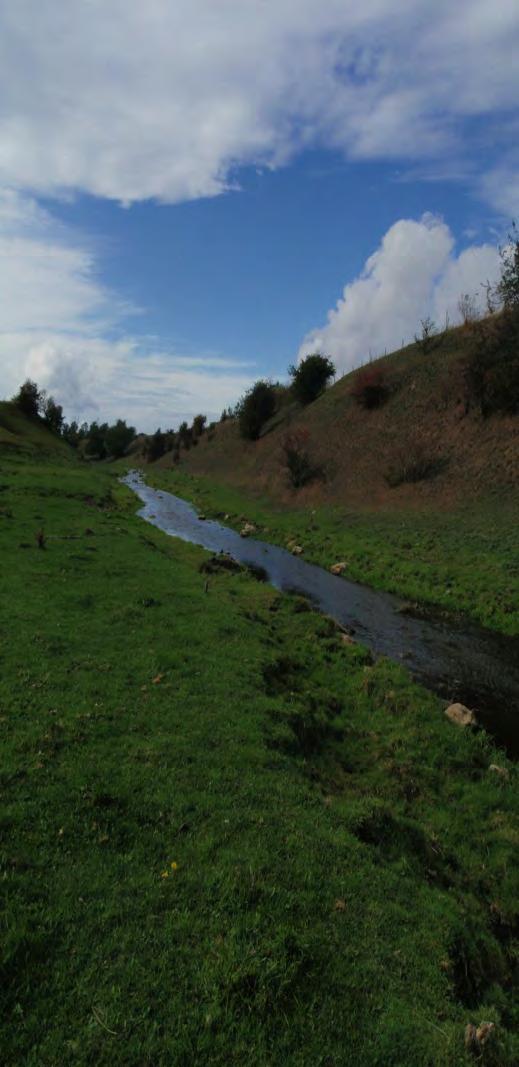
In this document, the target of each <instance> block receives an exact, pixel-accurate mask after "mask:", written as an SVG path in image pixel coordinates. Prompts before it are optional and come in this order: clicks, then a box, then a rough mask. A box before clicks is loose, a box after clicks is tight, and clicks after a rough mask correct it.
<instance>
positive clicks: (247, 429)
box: [238, 380, 276, 441]
mask: <svg viewBox="0 0 519 1067" xmlns="http://www.w3.org/2000/svg"><path fill="white" fill-rule="evenodd" d="M275 410H276V391H275V388H274V386H273V385H272V382H268V381H264V380H260V381H257V382H255V384H254V385H253V386H251V388H250V389H249V390H248V391H247V392H246V393H245V396H243V397H242V399H241V400H240V402H239V405H238V423H239V427H240V434H241V436H242V437H245V438H246V439H247V440H249V441H256V440H257V438H258V437H259V435H260V432H261V429H262V427H263V426H264V424H265V423H266V422H267V420H268V419H270V418H271V416H272V415H273V414H274V411H275Z"/></svg>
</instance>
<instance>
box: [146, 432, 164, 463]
mask: <svg viewBox="0 0 519 1067" xmlns="http://www.w3.org/2000/svg"><path fill="white" fill-rule="evenodd" d="M165 451H166V436H165V434H163V433H162V430H161V429H160V427H159V429H158V430H155V433H154V434H153V435H152V436H151V437H150V439H149V441H148V443H147V446H146V458H147V460H148V461H149V462H150V463H153V462H154V461H155V460H156V459H160V457H161V456H163V455H164V453H165Z"/></svg>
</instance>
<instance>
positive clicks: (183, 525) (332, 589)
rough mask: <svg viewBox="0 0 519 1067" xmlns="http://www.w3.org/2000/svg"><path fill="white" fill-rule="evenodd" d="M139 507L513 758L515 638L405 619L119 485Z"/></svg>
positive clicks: (518, 683) (132, 477)
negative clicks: (359, 648) (395, 671)
mask: <svg viewBox="0 0 519 1067" xmlns="http://www.w3.org/2000/svg"><path fill="white" fill-rule="evenodd" d="M122 480H123V482H124V483H125V485H127V486H128V487H129V488H130V489H132V490H133V491H134V492H135V493H136V494H137V496H138V497H139V498H140V500H141V501H142V503H143V507H142V508H141V510H140V511H139V515H140V516H141V518H143V519H145V520H146V521H147V522H150V523H152V524H153V525H154V526H157V527H158V528H159V529H160V530H163V531H164V532H165V533H167V534H170V535H171V536H173V537H179V538H181V539H182V540H183V541H190V542H192V543H193V544H196V545H200V546H201V547H202V548H206V549H208V550H209V551H210V552H214V553H218V552H224V553H226V554H228V555H230V556H232V557H233V559H235V560H237V561H238V562H239V563H242V564H245V565H253V566H256V567H258V566H259V567H262V568H263V569H264V571H265V572H266V575H267V578H268V581H269V582H270V583H271V584H272V585H273V586H275V588H276V589H279V590H280V591H282V592H285V593H297V594H299V595H301V596H304V597H306V598H307V599H308V600H309V601H310V602H311V603H312V605H313V606H314V607H315V608H317V609H318V610H319V611H322V612H323V613H325V614H326V615H330V616H331V617H332V618H334V619H335V620H336V621H337V622H339V623H341V624H342V625H343V626H345V627H349V628H350V630H351V632H352V633H354V636H355V640H358V641H359V642H361V643H362V644H363V645H366V646H367V647H368V648H370V649H371V650H372V652H373V653H375V655H378V656H387V657H388V658H389V659H392V660H395V661H396V662H397V663H400V664H403V665H404V666H405V667H406V668H407V669H408V670H409V671H410V673H411V674H412V676H413V677H414V678H415V679H416V681H418V682H420V683H421V684H422V685H424V686H425V687H426V688H427V689H431V690H432V691H433V692H435V693H436V694H438V695H439V696H440V697H442V698H443V699H444V700H446V701H449V702H454V701H460V702H461V703H462V704H466V705H467V706H468V707H469V708H473V709H474V711H475V713H476V716H477V719H478V722H479V723H481V725H482V726H484V727H485V729H486V730H488V732H489V733H491V734H492V735H493V737H494V738H495V740H496V741H497V743H498V744H500V745H502V746H503V747H504V748H506V750H507V751H508V754H509V755H510V756H511V757H514V758H517V757H518V756H519V639H517V638H512V637H506V636H501V635H500V634H495V633H493V632H492V631H490V630H484V629H482V628H480V627H478V626H476V625H475V624H472V623H470V622H467V621H466V620H465V621H464V622H459V623H457V622H455V621H453V620H452V619H449V620H448V621H445V620H444V619H441V618H440V617H435V615H434V613H433V612H431V614H430V615H429V616H426V617H424V616H423V613H422V612H421V613H420V615H419V617H418V615H417V614H415V615H413V614H409V612H408V611H407V610H406V611H404V612H403V611H402V603H403V602H402V600H401V599H400V598H399V597H397V596H393V595H391V594H390V593H383V592H378V591H376V590H374V589H371V588H369V586H364V585H361V584H360V583H358V582H351V581H349V580H348V579H347V578H344V577H336V576H334V575H333V574H330V573H329V572H328V571H326V570H324V568H322V567H319V566H316V565H315V564H312V563H307V562H306V561H305V560H304V559H302V558H301V557H300V556H294V555H293V554H292V553H291V552H289V551H287V550H286V549H284V548H279V547H278V546H277V545H271V544H268V543H266V542H264V541H257V540H254V539H253V538H251V537H247V538H244V537H241V536H240V534H239V533H237V532H236V531H235V530H231V529H230V528H229V527H227V526H223V525H222V524H221V523H219V522H215V521H213V520H210V519H205V520H201V519H200V518H199V516H198V513H197V511H196V510H195V508H193V507H192V506H191V505H190V504H188V503H187V502H186V501H185V500H182V499H181V498H180V497H177V496H174V495H173V494H172V493H166V492H164V491H163V490H157V489H152V488H151V487H150V486H148V485H146V483H145V481H144V479H143V477H142V475H141V474H140V472H139V471H130V472H129V474H128V475H126V477H125V478H123V479H122Z"/></svg>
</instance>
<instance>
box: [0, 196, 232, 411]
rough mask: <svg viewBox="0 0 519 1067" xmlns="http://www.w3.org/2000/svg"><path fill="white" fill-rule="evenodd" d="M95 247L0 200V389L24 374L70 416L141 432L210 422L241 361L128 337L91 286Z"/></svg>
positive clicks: (116, 307) (15, 199)
mask: <svg viewBox="0 0 519 1067" xmlns="http://www.w3.org/2000/svg"><path fill="white" fill-rule="evenodd" d="M97 268H98V263H97V258H96V254H95V250H94V249H92V248H89V247H88V245H87V244H86V243H81V237H80V235H79V234H77V233H75V232H72V231H70V230H68V229H66V228H64V227H63V226H60V225H59V224H58V223H57V222H56V221H55V220H54V218H53V217H52V215H51V214H50V213H49V212H48V211H45V210H44V209H43V208H42V207H41V206H39V205H38V204H37V203H36V201H35V200H34V199H32V198H30V197H27V196H23V195H21V194H19V193H13V192H12V191H4V192H3V193H1V194H0V324H1V330H0V368H1V379H0V392H1V394H2V395H4V396H10V395H12V394H13V393H14V391H15V390H16V388H17V387H18V386H19V385H20V382H21V381H22V380H23V379H24V378H25V377H26V376H27V375H29V376H31V377H33V378H35V379H36V381H37V382H38V384H39V385H41V386H42V387H44V388H46V389H48V390H49V391H50V392H52V393H54V394H55V396H56V397H57V399H58V400H59V401H60V402H61V403H62V404H63V405H64V407H65V409H66V411H67V413H68V415H69V416H70V417H79V418H89V419H90V418H93V417H94V416H95V417H100V418H103V419H104V418H107V419H112V418H116V417H120V416H124V417H127V418H129V419H131V420H132V421H134V422H135V423H136V424H137V425H138V426H139V427H140V428H144V429H148V430H150V429H154V428H155V427H156V426H157V425H159V424H162V425H163V426H166V425H167V426H171V425H175V424H176V423H178V422H179V421H180V420H181V419H183V418H184V417H187V418H191V417H192V416H193V415H194V414H196V413H197V412H198V411H204V412H207V413H208V415H209V417H215V416H217V415H219V414H220V412H221V410H222V408H223V407H226V406H227V405H228V404H229V403H231V402H233V401H235V400H236V398H237V396H238V395H239V394H240V393H241V392H243V390H244V389H245V388H246V387H247V386H248V385H249V384H250V381H251V378H252V377H253V370H252V367H251V364H250V363H247V362H245V361H239V360H234V359H230V358H227V357H225V355H219V354H215V353H214V352H210V353H204V352H202V353H194V354H192V355H191V354H187V355H186V354H184V353H183V352H181V351H180V352H179V351H177V350H176V349H175V347H174V346H173V345H171V346H168V347H166V346H165V345H164V344H160V343H159V342H158V341H155V342H153V343H152V342H150V339H146V338H142V339H141V338H139V337H137V336H135V335H134V334H132V333H131V331H128V328H127V327H128V321H127V320H128V318H129V317H130V319H131V313H132V312H133V310H134V309H132V308H131V307H129V306H128V305H127V304H125V303H123V302H122V301H120V300H119V299H118V297H117V294H116V293H113V292H111V291H110V290H108V289H107V288H106V287H105V286H103V285H102V284H101V283H100V281H99V280H98V269H97Z"/></svg>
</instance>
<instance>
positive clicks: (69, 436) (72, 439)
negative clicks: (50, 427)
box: [62, 419, 82, 448]
mask: <svg viewBox="0 0 519 1067" xmlns="http://www.w3.org/2000/svg"><path fill="white" fill-rule="evenodd" d="M62 437H63V438H64V440H65V441H67V443H68V444H69V445H72V448H77V446H78V444H79V442H80V440H81V439H82V437H81V429H80V427H79V426H78V424H77V422H76V420H75V419H73V420H72V422H70V423H68V422H65V423H64V424H63V430H62Z"/></svg>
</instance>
